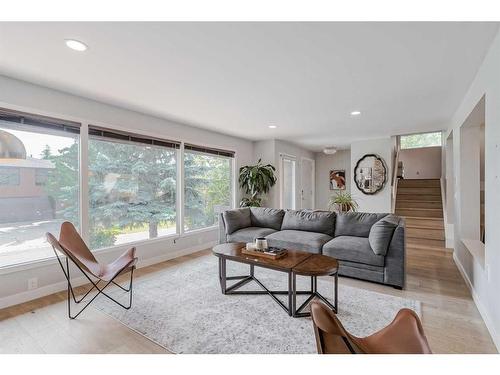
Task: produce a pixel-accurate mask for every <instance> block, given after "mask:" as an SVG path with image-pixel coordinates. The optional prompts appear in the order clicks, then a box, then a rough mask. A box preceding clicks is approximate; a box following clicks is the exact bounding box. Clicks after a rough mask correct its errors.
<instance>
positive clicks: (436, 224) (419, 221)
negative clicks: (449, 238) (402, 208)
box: [405, 216, 444, 229]
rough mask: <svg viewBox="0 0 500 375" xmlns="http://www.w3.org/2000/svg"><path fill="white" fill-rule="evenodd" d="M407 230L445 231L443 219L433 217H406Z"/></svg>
mask: <svg viewBox="0 0 500 375" xmlns="http://www.w3.org/2000/svg"><path fill="white" fill-rule="evenodd" d="M405 223H406V227H407V228H431V229H432V228H435V229H444V222H443V219H440V218H431V217H414V216H405Z"/></svg>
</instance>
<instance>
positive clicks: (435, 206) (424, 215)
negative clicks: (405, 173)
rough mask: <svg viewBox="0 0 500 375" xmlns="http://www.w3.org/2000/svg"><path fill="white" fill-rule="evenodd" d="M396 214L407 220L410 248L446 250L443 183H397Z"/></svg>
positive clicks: (414, 181)
mask: <svg viewBox="0 0 500 375" xmlns="http://www.w3.org/2000/svg"><path fill="white" fill-rule="evenodd" d="M396 215H399V216H403V217H405V219H406V243H407V245H408V246H409V247H411V248H415V249H418V248H425V249H429V248H431V249H437V250H445V238H444V220H443V203H442V200H441V183H440V180H438V179H432V180H431V179H427V180H398V191H397V196H396Z"/></svg>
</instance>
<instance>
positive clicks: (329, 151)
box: [323, 147, 337, 155]
mask: <svg viewBox="0 0 500 375" xmlns="http://www.w3.org/2000/svg"><path fill="white" fill-rule="evenodd" d="M336 152H337V149H336V148H335V147H325V148H324V149H323V153H324V154H326V155H333V154H335V153H336Z"/></svg>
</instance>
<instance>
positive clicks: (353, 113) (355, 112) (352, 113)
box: [351, 111, 361, 116]
mask: <svg viewBox="0 0 500 375" xmlns="http://www.w3.org/2000/svg"><path fill="white" fill-rule="evenodd" d="M360 114H361V111H352V112H351V116H358V115H360Z"/></svg>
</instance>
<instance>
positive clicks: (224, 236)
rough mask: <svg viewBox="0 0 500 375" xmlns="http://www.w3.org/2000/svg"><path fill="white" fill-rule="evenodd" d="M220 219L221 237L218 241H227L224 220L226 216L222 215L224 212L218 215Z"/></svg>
mask: <svg viewBox="0 0 500 375" xmlns="http://www.w3.org/2000/svg"><path fill="white" fill-rule="evenodd" d="M217 216H218V219H219V234H218V236H219V238H218V241H219V243H220V244H221V243H226V242H227V237H226V223H225V222H224V217H223V216H222V212H221V213H220V214H219V215H217Z"/></svg>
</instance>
